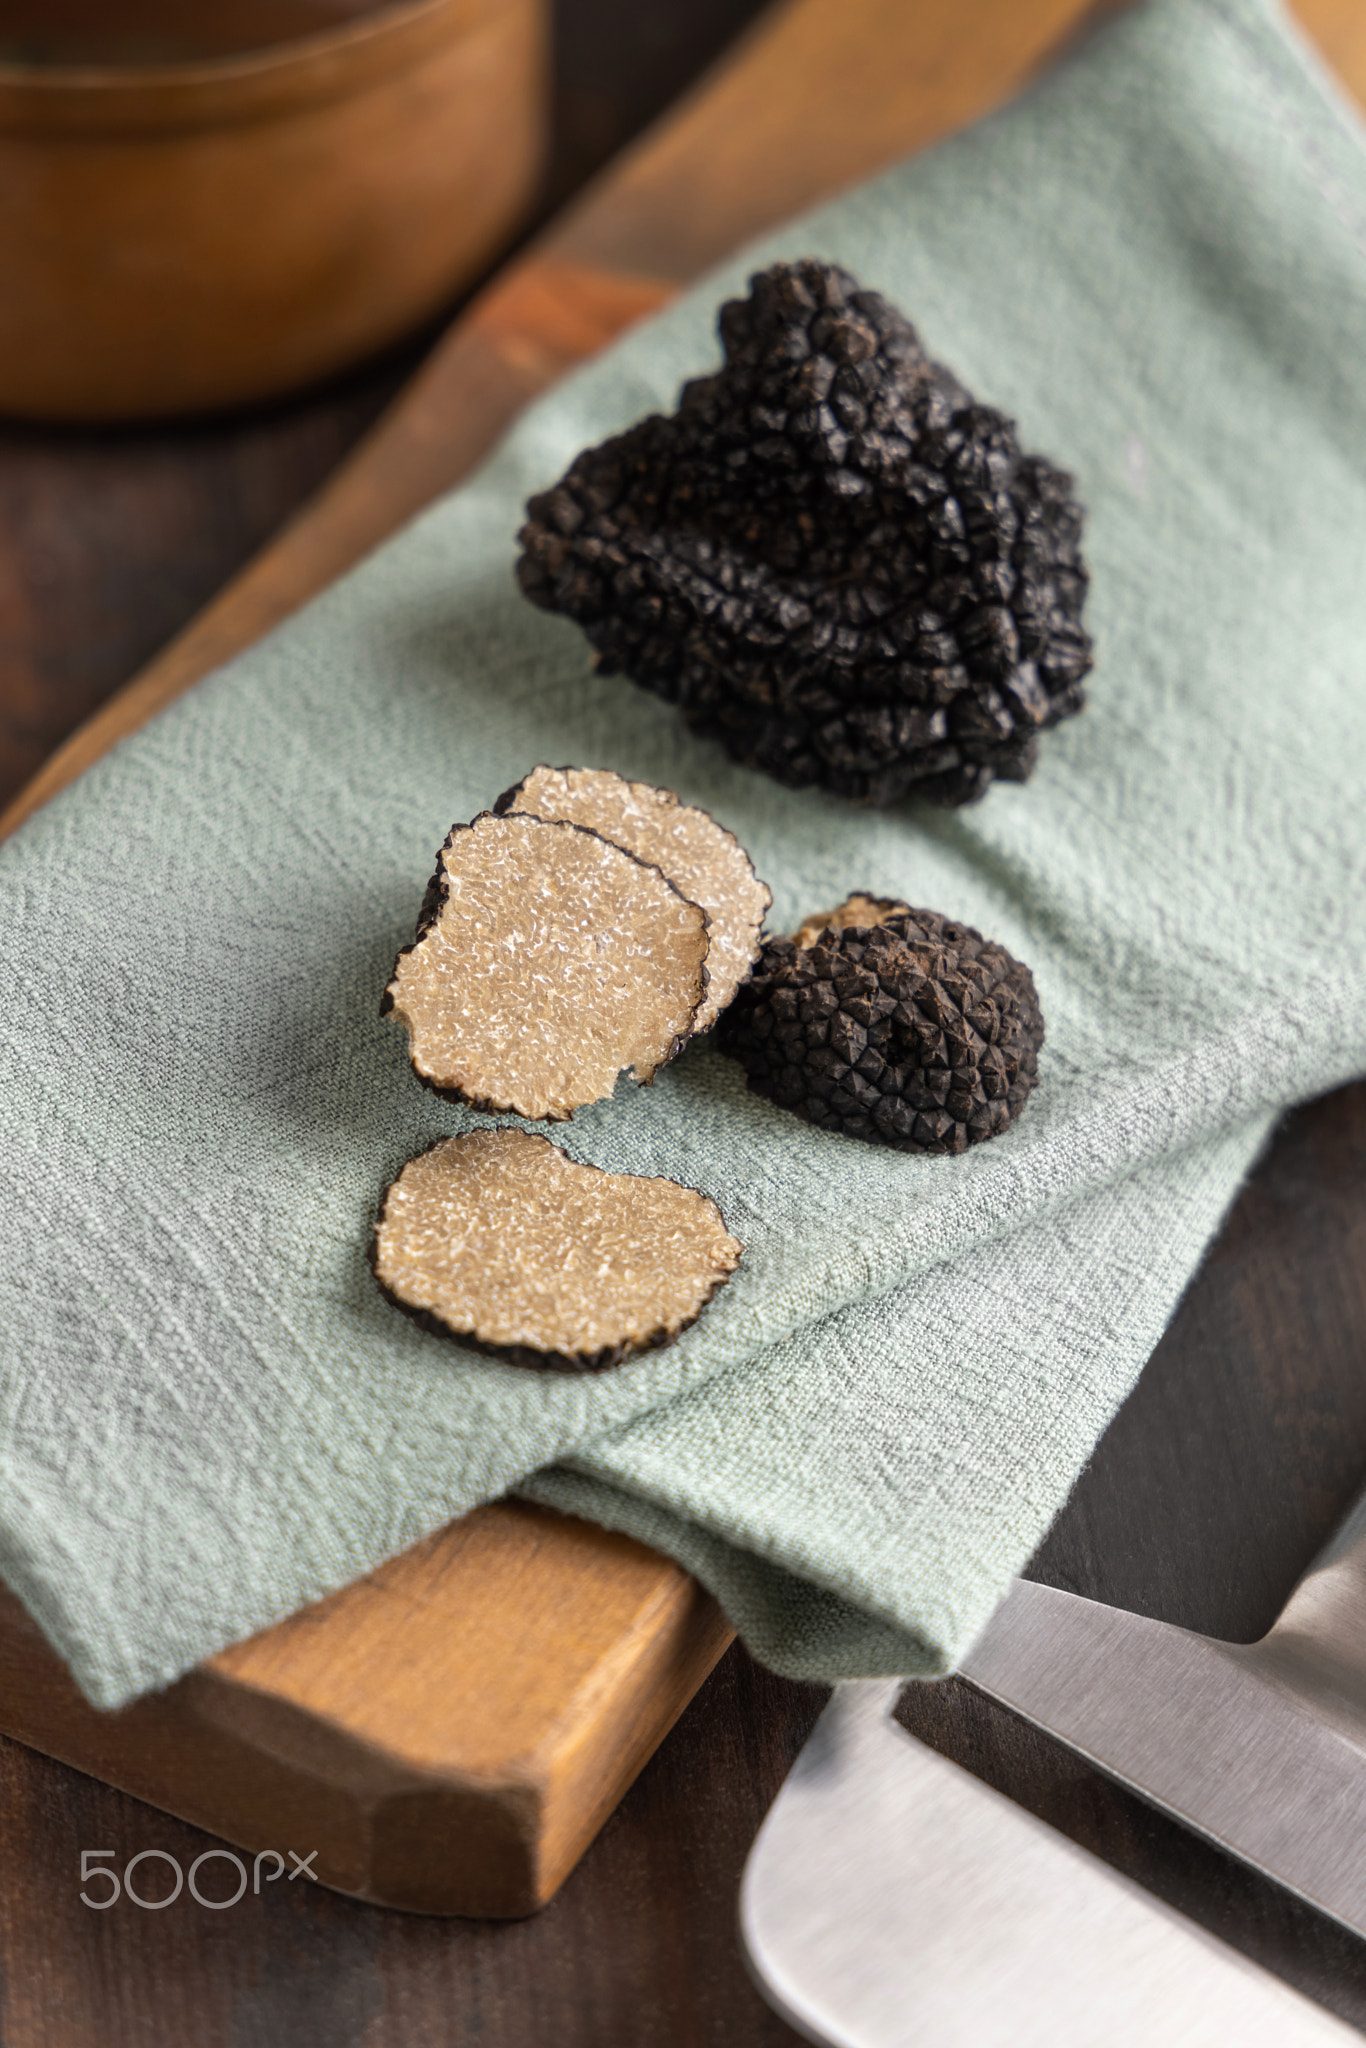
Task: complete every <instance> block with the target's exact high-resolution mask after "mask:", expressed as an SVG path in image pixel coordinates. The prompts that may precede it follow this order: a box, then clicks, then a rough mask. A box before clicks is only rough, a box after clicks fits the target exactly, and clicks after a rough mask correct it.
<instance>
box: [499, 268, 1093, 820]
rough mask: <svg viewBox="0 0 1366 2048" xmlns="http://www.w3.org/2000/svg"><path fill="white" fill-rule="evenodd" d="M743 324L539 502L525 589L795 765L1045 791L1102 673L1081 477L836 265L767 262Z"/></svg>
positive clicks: (688, 701) (727, 320)
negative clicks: (1038, 450) (695, 374)
mask: <svg viewBox="0 0 1366 2048" xmlns="http://www.w3.org/2000/svg"><path fill="white" fill-rule="evenodd" d="M720 332H721V340H722V343H723V346H724V350H725V364H724V367H723V368H722V369H721V370H719V371H718V372H717V373H716V375H714V376H711V377H702V378H699V379H697V380H696V381H695V382H693V383H690V384H686V385H684V387H683V391H682V395H681V397H680V401H679V407H678V411H677V412H676V413H675V414H673V415H672V416H671V417H669V418H664V417H663V416H662V415H659V414H653V415H651V416H650V417H649V418H647V419H643V420H641V421H640V422H639V424H638V425H636V426H634V427H632V428H631V429H630V431H629V432H627V433H625V434H619V435H617V436H615V437H614V438H613V439H612V440H609V441H605V442H603V444H602V445H601V447H598V448H593V449H588V450H586V451H585V452H584V453H583V454H582V455H580V456H578V458H577V459H576V460H575V462H574V463H573V465H572V467H571V468H570V469H569V471H568V473H567V474H566V475H565V476H564V478H563V479H562V480H561V482H560V483H559V484H557V485H556V486H555V488H554V489H553V490H550V491H546V492H544V493H542V494H541V495H540V496H538V497H534V498H532V499H531V500H530V502H529V504H528V507H527V511H528V515H529V516H528V520H527V524H526V525H525V526H524V527H523V529H522V533H521V541H522V546H523V549H524V553H523V556H522V559H521V561H520V562H519V564H518V578H519V581H520V583H521V587H522V589H523V591H524V592H525V594H526V595H527V597H529V598H530V599H531V600H532V602H533V603H534V604H538V605H541V606H543V607H544V608H545V609H546V610H547V611H556V612H564V613H567V614H568V616H569V617H570V618H572V619H575V620H577V621H578V623H579V624H580V625H581V626H582V628H583V630H584V632H585V633H586V634H587V636H588V639H589V641H590V642H591V643H592V645H593V646H594V648H596V649H597V652H598V656H599V666H600V667H601V668H602V669H603V670H605V671H606V672H607V673H609V674H610V673H614V672H617V671H621V672H623V673H625V674H626V675H628V676H630V677H631V679H632V680H633V681H634V682H637V683H640V684H642V685H643V686H644V687H645V688H646V689H649V690H653V691H655V692H656V693H657V694H658V695H659V696H661V697H664V698H666V699H667V700H668V701H669V702H670V703H673V704H678V705H679V706H680V707H681V709H682V711H683V713H684V716H685V717H686V718H687V720H688V722H689V724H690V725H691V726H693V727H694V729H695V730H696V731H698V732H700V733H704V734H708V735H710V736H712V737H714V738H716V739H719V740H720V741H721V742H722V743H723V744H724V746H725V747H726V748H727V749H728V751H729V752H730V753H731V754H732V755H733V756H734V758H735V759H736V760H737V761H740V762H743V763H744V764H745V765H746V766H748V767H753V768H762V769H763V770H765V771H766V772H767V773H768V774H770V775H773V776H776V777H777V779H778V780H779V781H780V782H785V783H788V784H791V785H792V786H794V787H801V786H803V785H805V784H810V783H816V784H819V785H820V787H822V788H824V789H829V790H833V791H835V792H836V793H837V794H839V795H842V796H847V797H853V798H855V799H857V800H858V801H860V802H863V803H871V804H889V803H895V802H898V801H899V800H900V799H901V798H903V797H906V796H908V795H915V796H917V797H922V798H926V799H928V800H929V801H931V802H933V803H938V804H961V803H967V802H970V801H971V800H972V799H974V798H976V797H979V796H981V795H983V794H984V792H985V790H986V788H987V786H988V784H989V783H990V782H991V780H992V778H993V777H994V776H1000V777H1001V778H1003V779H1004V780H1006V781H1014V782H1019V781H1023V780H1024V778H1025V777H1026V776H1027V775H1028V774H1029V771H1030V769H1031V767H1032V766H1033V763H1034V757H1035V742H1036V735H1037V734H1038V733H1039V732H1040V731H1042V730H1043V729H1044V728H1045V727H1047V726H1050V725H1056V724H1057V723H1058V721H1059V720H1060V719H1062V718H1066V717H1068V716H1069V715H1070V714H1071V713H1072V712H1074V711H1078V710H1080V709H1081V706H1082V703H1083V701H1084V698H1083V692H1082V687H1081V685H1082V678H1083V676H1084V675H1085V674H1086V672H1087V670H1088V669H1089V667H1090V665H1091V643H1090V640H1089V639H1088V637H1087V635H1086V633H1085V632H1084V631H1083V629H1082V626H1081V610H1082V604H1083V600H1084V598H1085V595H1086V582H1087V578H1086V570H1085V568H1084V567H1083V564H1082V560H1081V554H1080V550H1079V538H1080V532H1081V511H1080V508H1079V506H1078V505H1077V503H1076V501H1075V500H1074V498H1073V497H1072V485H1071V479H1070V478H1069V477H1067V476H1065V475H1064V474H1063V473H1062V472H1061V471H1060V470H1058V469H1055V468H1054V467H1053V465H1052V464H1051V463H1050V462H1047V461H1046V460H1045V459H1044V458H1043V457H1042V456H1040V455H1026V454H1024V453H1022V451H1021V449H1020V445H1019V442H1018V441H1017V440H1016V438H1015V429H1014V427H1013V425H1012V423H1011V422H1010V421H1009V420H1008V419H1006V418H1005V417H1004V415H1003V414H1001V413H999V412H995V411H993V410H992V409H991V408H990V407H989V406H983V405H978V404H977V403H976V402H975V400H974V399H973V398H972V397H971V396H970V395H969V393H968V392H967V391H965V390H964V389H963V387H962V385H960V384H959V383H958V381H957V380H956V378H954V377H953V376H952V375H951V374H950V373H949V372H948V371H947V370H945V369H943V368H942V367H941V366H939V365H938V364H936V363H932V362H931V361H930V360H929V358H928V357H927V356H926V355H925V353H924V350H923V349H922V348H921V345H920V342H919V339H918V337H917V335H916V332H915V329H914V328H913V327H912V326H911V325H910V323H909V322H908V321H907V320H905V319H904V318H903V317H902V315H901V314H900V313H898V312H897V311H896V309H895V308H894V307H893V306H890V305H889V304H888V303H887V301H886V300H885V299H884V298H882V297H881V296H880V295H879V294H878V293H877V292H870V291H864V290H862V289H861V288H860V286H859V285H858V284H857V283H856V282H855V280H854V279H853V278H852V277H850V276H849V275H848V273H847V272H846V271H843V270H839V269H836V268H835V267H834V265H832V264H826V263H818V262H814V261H808V262H800V263H786V264H778V265H776V266H775V267H774V268H773V269H772V270H766V271H762V272H760V273H759V274H758V275H757V276H755V277H754V278H753V279H752V280H751V285H750V296H749V297H748V298H747V299H734V300H731V301H730V302H729V303H728V304H727V305H724V306H723V307H722V308H721V315H720Z"/></svg>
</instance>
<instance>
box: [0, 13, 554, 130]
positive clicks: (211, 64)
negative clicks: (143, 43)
mask: <svg viewBox="0 0 1366 2048" xmlns="http://www.w3.org/2000/svg"><path fill="white" fill-rule="evenodd" d="M501 11H504V10H503V6H502V0H377V4H376V5H374V6H373V7H372V8H371V9H370V10H368V11H367V12H366V13H364V14H361V15H359V16H356V15H353V16H351V17H349V18H347V19H346V20H343V21H338V22H337V23H336V24H335V25H334V26H331V27H326V26H324V27H321V28H316V29H310V30H309V31H308V32H307V33H306V34H303V35H299V36H293V37H290V38H289V39H288V40H287V41H284V42H279V43H264V44H261V45H259V46H258V47H257V48H255V49H250V48H248V49H244V50H241V51H231V52H227V53H225V54H224V55H222V56H219V57H203V58H195V59H191V60H187V61H179V60H174V59H173V60H171V61H169V62H167V63H164V64H156V63H152V64H148V63H143V64H22V63H14V62H7V61H5V60H3V59H0V135H2V134H6V133H9V134H14V133H24V132H28V133H36V134H44V133H46V134H57V133H62V132H73V131H74V132H84V133H91V134H95V133H99V132H101V131H106V130H138V129H167V128H186V127H190V128H193V127H199V126H213V125H217V124H218V123H220V122H222V123H229V122H232V121H235V120H241V119H244V118H246V119H251V118H259V117H260V116H262V115H268V114H269V113H271V112H272V111H285V110H286V109H288V108H291V107H294V106H296V105H300V104H303V103H305V102H311V101H315V100H318V99H332V98H339V97H342V96H343V95H345V94H346V93H349V92H350V91H352V90H353V89H354V88H355V86H356V85H357V83H358V82H359V83H360V84H361V85H362V86H364V85H366V84H377V83H379V81H380V80H381V79H382V78H383V77H384V76H385V75H387V73H388V72H389V71H391V70H393V69H395V68H398V67H399V66H401V65H402V64H404V63H405V62H408V61H412V60H413V59H416V58H420V57H421V56H422V55H424V54H425V53H426V52H427V50H429V49H431V48H434V47H436V46H438V45H439V44H441V43H442V42H444V41H446V40H448V39H449V37H450V35H451V34H452V32H455V33H462V32H474V31H477V30H479V29H480V28H483V27H485V26H487V25H488V24H489V22H490V21H494V20H496V19H497V18H498V16H499V14H500V12H501ZM505 11H506V12H507V13H508V14H513V13H516V12H519V11H520V10H518V9H516V8H513V7H511V6H508V7H507V8H506V10H505ZM376 45H380V46H382V53H383V54H384V55H385V56H387V58H388V61H387V62H385V63H383V64H382V65H381V66H380V67H379V68H375V58H376V57H377V56H378V55H380V54H381V51H380V50H376V48H375V46H376Z"/></svg>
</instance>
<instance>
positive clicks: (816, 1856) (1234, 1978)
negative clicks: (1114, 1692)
mask: <svg viewBox="0 0 1366 2048" xmlns="http://www.w3.org/2000/svg"><path fill="white" fill-rule="evenodd" d="M900 1690H901V1687H900V1685H899V1683H895V1682H894V1683H892V1684H890V1685H889V1684H886V1683H884V1682H882V1681H870V1682H868V1683H866V1684H856V1685H846V1686H842V1687H839V1688H838V1689H837V1691H836V1694H835V1697H834V1699H833V1700H832V1701H831V1703H830V1705H829V1706H828V1707H827V1709H826V1711H825V1713H824V1715H823V1716H822V1718H821V1720H820V1721H819V1722H818V1723H817V1726H816V1729H815V1731H814V1732H813V1734H812V1735H811V1737H810V1738H809V1740H808V1741H807V1744H806V1747H805V1748H804V1749H803V1751H802V1753H801V1755H800V1757H799V1758H798V1759H797V1762H796V1764H795V1765H794V1767H793V1769H792V1771H791V1773H790V1775H789V1777H788V1779H787V1782H786V1783H785V1784H784V1786H783V1789H782V1791H781V1792H780V1793H779V1795H778V1798H777V1801H776V1802H775V1804H774V1806H773V1807H772V1809H771V1810H770V1812H769V1815H768V1818H767V1819H766V1820H765V1822H764V1825H763V1827H762V1828H761V1830H760V1832H759V1836H758V1839H757V1841H756V1843H755V1845H754V1848H753V1850H752V1852H751V1854H750V1859H749V1863H748V1865H747V1867H746V1870H745V1877H744V1884H743V1888H742V1893H741V1914H740V1917H741V1932H742V1937H743V1940H744V1945H745V1950H746V1953H747V1956H748V1959H749V1961H750V1965H751V1967H752V1969H753V1971H754V1974H755V1976H756V1979H757V1980H758V1983H759V1987H760V1989H761V1990H762V1991H763V1993H764V1995H765V1996H766V1997H767V1998H768V1999H769V2001H770V2003H771V2004H773V2005H774V2006H775V2007H776V2008H777V2010H778V2011H779V2012H780V2013H781V2014H782V2015H783V2017H784V2018H785V2019H786V2020H787V2021H788V2022H789V2023H790V2024H791V2025H792V2026H794V2027H796V2028H797V2030H798V2031H799V2032H801V2033H803V2034H804V2035H805V2036H806V2037H807V2038H808V2039H809V2040H811V2041H815V2042H819V2043H822V2044H825V2048H911V2044H912V2043H924V2042H929V2041H933V2042H935V2043H936V2044H938V2048H1045V2044H1046V2048H1158V2044H1161V2048H1231V2044H1237V2048H1346V2044H1348V2043H1351V2042H1356V2043H1358V2048H1359V2044H1360V2039H1361V2037H1360V2035H1359V2034H1357V2033H1356V2032H1355V2031H1354V2030H1353V2029H1351V2028H1349V2027H1347V2026H1345V2025H1343V2023H1342V2022H1341V2021H1339V2020H1336V2019H1334V2018H1332V2017H1331V2016H1330V2015H1329V2014H1328V2013H1326V2012H1324V2011H1323V2010H1322V2009H1321V2008H1320V2007H1318V2006H1316V2005H1313V2004H1311V2003H1310V2002H1309V2001H1308V2000H1307V1999H1304V1998H1302V1997H1301V1996H1300V1995H1299V1994H1298V1993H1297V1992H1294V1991H1291V1990H1290V1989H1289V1988H1288V1987H1287V1986H1286V1985H1284V1984H1282V1983H1281V1982H1280V1981H1279V1980H1278V1979H1276V1978H1274V1977H1271V1976H1269V1975H1268V1974H1267V1973H1266V1972H1264V1971H1263V1970H1261V1969H1259V1968H1258V1967H1257V1966H1256V1965H1255V1964H1253V1963H1249V1962H1248V1961H1246V1960H1245V1958H1243V1957H1242V1956H1239V1955H1237V1954H1235V1953H1234V1951H1233V1950H1231V1949H1229V1948H1226V1947H1225V1946H1224V1945H1223V1944H1222V1943H1221V1942H1218V1941H1216V1940H1215V1939H1214V1938H1213V1936H1211V1935H1208V1934H1206V1933H1204V1932H1203V1931H1202V1930H1201V1929H1199V1928H1197V1927H1195V1926H1194V1925H1193V1924H1192V1923H1191V1922H1189V1921H1187V1920H1185V1919H1183V1918H1182V1917H1181V1916H1180V1915H1179V1914H1176V1913H1174V1912H1172V1911H1171V1910H1170V1908H1168V1907H1166V1906H1164V1905H1161V1904H1160V1903H1159V1902H1158V1901H1157V1900H1156V1899H1154V1898H1152V1897H1151V1896H1150V1895H1149V1894H1148V1893H1147V1892H1144V1891H1143V1890H1141V1889H1140V1888H1139V1887H1138V1886H1137V1885H1134V1884H1131V1883H1130V1882H1129V1880H1128V1879H1126V1878H1123V1877H1120V1876H1119V1875H1118V1873H1117V1872H1115V1871H1113V1870H1111V1869H1110V1868H1109V1867H1108V1866H1107V1865H1105V1864H1103V1863H1100V1862H1098V1861H1097V1860H1096V1859H1095V1858H1094V1857H1092V1856H1090V1855H1088V1854H1087V1852H1086V1851H1085V1850H1083V1849H1079V1848H1078V1847H1077V1846H1076V1845H1075V1844H1074V1843H1072V1842H1069V1841H1068V1840H1066V1838H1065V1837H1064V1836H1062V1835H1059V1834H1057V1833H1055V1832H1054V1830H1053V1829H1052V1828H1050V1827H1048V1826H1046V1825H1045V1824H1044V1823H1043V1822H1042V1821H1039V1820H1036V1819H1035V1818H1034V1816H1033V1815H1032V1814H1028V1813H1026V1812H1024V1810H1023V1809H1022V1808H1020V1807H1018V1806H1016V1805H1014V1804H1013V1802H1012V1801H1011V1800H1009V1799H1006V1798H1005V1797H1004V1796H1003V1795H1002V1794H1000V1793H998V1792H995V1791H993V1790H992V1789H991V1788H990V1787H989V1786H987V1785H983V1784H981V1783H980V1782H979V1781H978V1780H977V1779H975V1778H972V1777H970V1776H969V1775H968V1773H967V1772H966V1771H963V1770H961V1769H960V1768H959V1766H958V1765H956V1764H954V1763H951V1762H950V1761H949V1760H948V1758H946V1757H942V1756H939V1755H937V1754H936V1753H935V1752H934V1751H933V1750H930V1749H928V1748H927V1747H925V1746H924V1745H923V1744H922V1743H919V1742H917V1741H916V1740H915V1738H914V1737H913V1736H911V1735H908V1734H907V1733H906V1731H905V1730H904V1729H902V1728H901V1727H899V1726H898V1725H897V1724H896V1723H895V1722H893V1721H891V1720H890V1719H889V1718H888V1716H889V1711H890V1708H891V1707H892V1705H893V1704H894V1703H895V1700H896V1698H897V1695H898V1693H899V1692H900Z"/></svg>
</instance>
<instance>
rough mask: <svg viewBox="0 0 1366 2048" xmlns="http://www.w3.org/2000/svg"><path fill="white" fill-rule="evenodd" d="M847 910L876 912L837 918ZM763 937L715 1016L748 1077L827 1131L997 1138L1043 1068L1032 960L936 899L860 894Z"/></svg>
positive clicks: (916, 1148) (948, 1142) (929, 1147)
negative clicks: (926, 904)
mask: <svg viewBox="0 0 1366 2048" xmlns="http://www.w3.org/2000/svg"><path fill="white" fill-rule="evenodd" d="M847 911H852V912H853V914H855V915H860V916H865V917H866V916H868V915H869V914H870V912H871V913H874V914H875V915H876V918H877V922H876V923H859V924H848V923H845V922H843V919H844V915H845V913H846V912H847ZM807 935H812V936H811V939H810V943H809V944H806V945H803V944H800V943H799V940H798V939H771V940H769V942H768V944H767V945H766V946H765V947H764V949H763V951H762V953H761V954H760V956H759V960H758V963H757V965H756V966H755V968H754V972H753V975H752V977H751V979H750V980H749V981H748V982H747V983H746V985H745V986H744V987H743V988H742V989H741V990H740V993H739V994H738V995H737V997H736V998H735V1001H734V1002H733V1003H732V1004H731V1006H730V1008H729V1009H728V1010H727V1011H726V1013H725V1015H724V1016H723V1017H722V1019H721V1023H720V1026H719V1028H718V1042H719V1044H720V1046H721V1049H722V1051H723V1052H728V1053H730V1054H731V1055H732V1056H733V1057H734V1058H735V1059H738V1060H739V1061H740V1063H741V1065H742V1066H743V1067H744V1069H745V1071H746V1073H747V1074H748V1075H749V1085H750V1087H751V1088H753V1089H755V1090H756V1091H757V1093H759V1094H760V1095H767V1096H769V1097H770V1098H771V1099H772V1100H773V1101H774V1102H776V1103H778V1104H780V1105H781V1107H782V1108H784V1109H790V1110H793V1111H795V1113H796V1114H797V1115H798V1116H802V1117H805V1118H806V1120H807V1122H808V1123H813V1124H818V1125H819V1126H820V1128H821V1129H822V1130H826V1131H842V1132H843V1133H844V1135H845V1136H846V1137H848V1138H866V1139H868V1140H869V1141H870V1142H871V1143H873V1144H878V1145H891V1146H894V1147H895V1148H896V1150H897V1151H899V1152H964V1151H966V1150H967V1148H968V1146H969V1145H976V1144H980V1143H981V1141H982V1140H983V1139H984V1138H994V1137H995V1136H996V1135H997V1134H998V1133H999V1132H1001V1131H1003V1130H1005V1129H1006V1127H1007V1125H1008V1124H1011V1123H1013V1122H1014V1120H1015V1118H1016V1117H1017V1116H1018V1115H1019V1114H1020V1111H1021V1110H1022V1109H1023V1108H1024V1106H1025V1103H1026V1101H1027V1100H1028V1098H1029V1093H1030V1090H1031V1089H1032V1088H1033V1087H1034V1086H1035V1085H1036V1083H1037V1081H1038V1078H1039V1048H1040V1046H1041V1045H1042V1044H1043V1016H1042V1013H1041V1012H1040V1009H1039V1000H1038V997H1037V995H1036V994H1035V990H1034V982H1033V977H1032V976H1031V975H1030V972H1029V969H1028V968H1027V967H1025V966H1023V965H1022V964H1021V962H1020V961H1018V960H1016V959H1014V958H1013V957H1012V955H1011V954H1009V953H1008V952H1007V951H1006V949H1005V947H1004V946H998V945H996V944H995V943H994V941H992V940H991V939H984V938H983V937H982V935H981V933H980V932H975V931H973V930H971V928H970V927H969V926H967V925H964V924H955V923H954V922H953V921H952V920H951V919H949V918H946V917H939V916H937V915H936V914H935V912H934V911H932V910H913V909H911V907H910V906H909V904H905V903H895V902H888V901H886V900H884V899H877V898H869V897H866V896H860V897H852V898H850V901H849V904H848V905H845V906H843V907H842V908H841V910H838V911H832V912H830V913H829V914H828V916H827V917H826V918H824V919H819V920H812V921H811V922H809V923H808V924H806V925H804V926H803V928H802V933H801V934H800V935H799V938H800V937H805V936H807Z"/></svg>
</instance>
